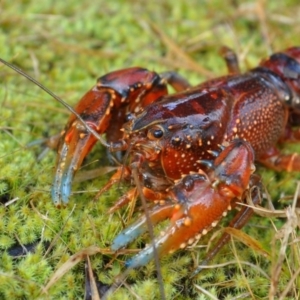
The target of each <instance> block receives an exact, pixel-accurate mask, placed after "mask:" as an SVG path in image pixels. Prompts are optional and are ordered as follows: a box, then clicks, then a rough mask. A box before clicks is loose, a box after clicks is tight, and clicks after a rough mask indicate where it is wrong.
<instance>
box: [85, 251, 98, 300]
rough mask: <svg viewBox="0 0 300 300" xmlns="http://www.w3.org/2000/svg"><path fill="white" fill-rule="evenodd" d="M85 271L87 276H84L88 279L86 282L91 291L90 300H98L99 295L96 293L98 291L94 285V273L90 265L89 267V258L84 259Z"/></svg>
mask: <svg viewBox="0 0 300 300" xmlns="http://www.w3.org/2000/svg"><path fill="white" fill-rule="evenodd" d="M86 261H87V263H86V269H87V270H86V271H87V274H86V277H87V278H88V279H87V280H88V281H89V283H90V284H89V286H90V289H91V297H92V300H100V295H99V293H98V289H97V284H96V281H95V276H94V273H93V270H92V265H91V261H90V258H89V256H87V257H86Z"/></svg>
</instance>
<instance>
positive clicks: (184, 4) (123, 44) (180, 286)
mask: <svg viewBox="0 0 300 300" xmlns="http://www.w3.org/2000/svg"><path fill="white" fill-rule="evenodd" d="M102 2H103V3H101V4H99V3H96V2H95V3H92V2H91V1H86V0H83V1H78V0H71V1H68V2H63V1H61V2H57V3H55V5H54V4H53V2H51V1H43V2H41V4H40V3H38V2H36V1H32V0H27V1H15V2H14V3H9V5H8V4H7V3H3V4H2V7H1V8H2V10H3V11H5V14H3V16H2V18H1V20H0V44H1V45H2V47H1V54H0V56H1V57H2V58H4V59H6V60H8V61H10V62H12V63H14V64H16V65H17V66H20V67H21V68H22V69H24V70H25V71H26V72H28V73H29V74H31V75H32V76H34V77H35V78H37V79H38V80H39V81H41V82H42V83H44V84H45V85H46V86H47V87H49V88H50V89H51V90H52V91H54V92H55V93H57V94H59V95H60V96H61V97H62V98H63V99H65V100H66V101H67V102H68V103H70V104H75V103H76V102H77V101H78V99H80V97H81V96H82V95H83V94H84V93H85V92H86V91H87V90H88V89H89V88H90V87H91V86H92V85H94V84H95V81H96V78H97V77H99V76H100V75H103V74H105V73H107V72H109V71H112V70H116V69H119V68H125V67H129V66H138V65H140V66H144V67H147V68H149V69H150V70H156V71H158V72H161V71H165V70H166V69H172V70H174V69H175V70H179V71H180V73H181V74H183V75H184V76H186V77H187V78H188V79H189V81H190V82H192V83H194V84H196V83H198V82H200V81H203V80H204V79H205V75H204V74H203V73H201V72H196V71H193V70H191V66H188V65H187V64H185V63H184V62H183V61H182V60H181V59H178V56H177V55H178V53H176V51H174V50H172V49H171V48H169V47H168V46H167V45H166V44H165V43H164V42H163V39H162V38H161V37H159V35H158V34H157V33H155V32H154V30H153V29H152V26H153V25H152V24H155V25H156V26H157V28H158V29H159V30H160V31H161V32H162V33H164V34H166V35H167V36H168V37H169V38H170V39H171V41H173V42H174V43H175V44H177V46H179V47H180V48H181V49H182V50H183V51H184V52H185V53H186V55H188V56H190V57H191V58H192V59H193V60H194V62H195V65H196V64H199V65H201V66H202V67H204V68H205V69H207V70H210V71H211V72H212V73H213V74H215V75H216V76H218V75H223V74H225V73H226V68H225V66H224V63H223V61H222V59H221V58H220V57H219V55H218V49H219V47H220V46H221V45H227V46H229V47H232V48H233V49H235V50H236V51H237V52H238V54H239V55H240V58H241V65H242V67H243V68H244V69H245V68H246V67H253V66H256V65H257V63H258V61H259V60H260V59H261V58H262V57H265V56H266V55H267V54H268V53H270V51H271V49H273V50H278V49H282V48H286V47H288V46H292V45H293V43H294V42H297V41H298V40H299V29H300V26H299V16H298V15H299V13H298V12H299V9H300V6H299V3H298V1H296V0H289V1H288V2H287V1H285V3H280V2H275V1H266V4H265V7H263V8H262V12H264V15H259V14H258V12H257V11H256V10H255V9H257V7H258V3H257V1H252V0H251V1H248V2H247V3H245V2H244V1H232V2H224V1H223V2H222V1H219V0H215V1H196V0H191V1H185V0H178V1H176V3H174V1H171V0H164V1H142V0H140V1H124V0H118V1H106V2H104V1H102ZM259 3H260V2H259ZM259 16H260V17H261V18H259ZM0 73H1V78H2V80H1V88H0V107H1V110H0V198H1V199H3V200H7V199H9V200H11V199H15V200H16V201H15V203H14V204H11V205H9V206H8V207H4V206H1V207H0V251H1V252H0V256H1V258H0V298H1V299H20V298H24V299H42V298H43V297H44V298H45V299H47V298H49V299H79V298H83V295H84V267H83V263H81V264H79V265H78V266H76V267H74V268H73V269H72V270H71V271H69V272H67V274H66V275H65V276H63V277H62V278H61V279H59V280H58V281H57V282H55V284H54V285H53V286H52V287H51V288H50V290H49V291H48V294H47V295H45V296H41V288H42V287H43V286H44V285H45V284H46V283H47V282H48V281H49V279H50V278H51V277H52V276H53V274H54V272H55V270H57V269H58V268H59V267H60V266H61V265H62V264H63V263H64V262H66V261H67V260H68V259H69V258H70V256H71V255H73V254H74V253H77V252H79V251H80V250H82V249H84V248H87V247H88V246H90V245H97V246H98V247H100V248H101V249H102V250H103V253H102V254H101V253H99V254H97V255H94V256H92V257H91V264H92V266H93V269H94V271H95V273H96V274H97V276H98V278H99V279H100V280H101V281H103V282H105V283H108V284H111V283H112V281H113V280H114V278H115V277H116V276H117V275H119V274H120V273H121V272H122V271H123V270H124V268H123V266H124V265H123V262H124V260H125V259H126V258H127V257H129V256H130V255H131V254H130V253H129V254H128V255H125V256H119V257H118V258H117V259H116V260H114V261H113V262H111V261H110V258H112V257H113V255H112V254H106V253H104V252H105V250H107V249H108V248H109V245H110V243H111V241H112V240H113V238H114V237H115V236H116V234H117V233H118V232H119V231H120V230H121V229H122V227H123V224H122V222H121V220H126V218H127V216H126V213H124V214H123V212H122V213H121V215H119V214H118V213H116V214H114V215H112V216H109V215H108V214H107V210H108V208H109V206H110V205H111V204H112V203H113V202H114V201H115V199H117V198H118V197H119V196H120V195H121V194H122V193H124V191H125V190H126V187H124V188H123V189H122V191H119V190H118V189H117V188H115V189H112V190H111V191H109V192H107V193H105V195H103V196H102V197H101V198H100V199H99V200H97V201H93V200H92V199H93V197H94V196H95V195H96V190H97V189H98V188H100V187H101V186H102V185H103V184H104V183H105V182H106V181H107V179H108V177H109V176H108V175H105V176H101V177H100V178H99V179H98V178H97V179H95V180H91V181H89V182H81V183H78V184H74V186H73V191H81V192H80V193H74V195H73V196H72V199H71V201H70V205H69V206H68V207H67V208H65V209H62V210H58V209H56V208H55V207H54V206H53V204H52V202H51V200H50V194H49V190H50V187H51V183H52V175H53V168H54V164H55V153H54V152H51V151H50V152H49V153H48V154H47V155H46V156H45V157H44V159H43V160H41V161H38V160H37V157H38V156H39V154H40V153H41V152H42V151H43V149H42V148H43V146H40V145H36V146H31V147H27V145H28V144H29V143H31V142H32V141H35V140H39V139H42V138H44V137H48V136H51V135H54V134H56V133H57V132H60V130H61V129H62V128H63V126H64V124H65V122H66V120H67V117H68V112H67V111H66V110H65V109H64V108H63V107H62V106H61V105H60V104H59V103H57V102H56V101H55V100H53V99H52V98H51V97H49V96H48V95H46V94H45V93H44V92H42V91H40V90H39V89H38V88H37V87H35V86H34V85H33V84H31V83H29V82H28V81H26V80H25V79H24V78H22V77H21V76H19V75H18V74H15V73H14V72H13V71H11V70H9V69H7V68H6V67H4V66H1V67H0ZM287 151H297V152H300V147H299V146H295V148H292V147H291V148H289V149H287ZM105 155H106V154H105V150H104V149H103V148H101V147H100V146H98V147H97V149H95V151H93V153H92V154H91V155H90V156H89V158H88V160H87V164H89V163H90V162H93V163H92V164H91V165H90V166H89V168H91V169H92V168H95V167H98V166H99V165H100V166H103V165H107V159H106V158H105ZM96 160H97V161H96ZM99 160H100V161H99ZM85 169H87V168H85ZM259 173H261V174H262V176H263V182H264V184H265V186H266V189H267V191H268V193H269V194H270V197H271V199H272V200H274V202H275V201H276V200H278V199H282V197H283V196H284V199H285V201H281V202H280V203H279V204H278V202H276V208H278V209H282V208H285V207H286V206H287V205H288V204H290V203H291V202H290V201H291V200H290V199H291V197H292V196H293V194H294V191H295V187H296V183H295V180H296V179H298V180H299V179H300V175H299V174H296V175H295V174H292V175H290V174H278V173H275V172H273V171H269V170H265V169H264V168H260V169H259ZM74 206H75V207H74ZM135 217H136V216H135V215H134V216H133V217H132V219H131V220H130V221H129V222H131V221H133V220H134V219H135ZM284 221H285V220H275V221H274V224H275V226H276V227H277V228H278V229H280V228H281V227H282V226H283V224H284ZM262 229H263V230H262ZM245 230H246V231H247V233H248V234H249V235H250V236H251V237H254V238H256V239H257V240H258V241H260V243H261V244H262V245H263V247H264V248H265V249H267V250H269V251H270V252H273V251H274V253H278V251H279V250H278V249H279V247H280V242H277V243H275V245H276V248H274V247H272V246H270V244H271V242H272V239H273V237H274V235H275V229H274V228H273V227H272V224H271V221H270V219H269V218H262V217H256V218H253V219H252V220H251V221H250V222H249V225H248V226H246V228H245ZM144 241H145V236H143V237H141V238H139V239H138V240H137V241H136V242H135V243H133V244H132V245H130V247H129V248H131V249H136V248H139V247H140V246H141V245H142V244H143V243H144ZM207 241H208V239H204V240H203V241H202V243H203V245H205V244H206V243H207ZM19 243H21V244H22V245H26V244H28V243H37V245H38V246H37V247H36V248H35V251H34V252H33V253H28V254H27V255H23V256H22V257H19V258H14V259H13V258H12V257H11V256H9V255H8V254H7V252H6V250H8V249H9V248H11V247H12V246H14V245H18V244H19ZM235 246H236V248H237V256H238V257H235V256H234V254H233V248H232V246H231V245H228V246H227V247H225V249H223V251H222V253H221V254H220V255H219V256H218V257H217V258H216V259H215V260H214V262H216V263H226V262H228V261H231V260H234V259H239V260H241V261H246V262H251V263H252V264H253V265H255V266H258V268H261V269H262V270H263V271H264V272H266V273H267V274H269V275H270V274H271V272H272V268H271V266H272V261H271V260H270V259H266V258H264V257H262V256H261V255H259V254H257V253H255V252H254V251H253V250H252V249H250V248H248V247H245V246H244V245H242V244H241V243H238V242H236V245H235ZM48 247H50V249H49V251H48ZM287 252H288V253H289V255H290V256H291V257H292V258H293V261H292V263H291V262H290V265H292V266H294V268H290V269H289V268H287V262H286V261H285V263H284V267H283V271H282V276H281V277H280V282H279V287H278V289H279V292H282V291H283V290H284V288H285V287H286V285H287V282H288V281H289V280H290V278H291V276H292V274H293V271H295V270H296V269H297V267H299V264H300V263H299V258H298V257H297V255H296V249H295V248H291V249H288V251H287ZM203 257H205V251H204V250H203V249H201V250H199V249H195V248H194V249H192V250H187V251H181V252H180V251H179V252H178V253H175V254H174V255H172V256H167V257H164V258H162V274H163V278H164V284H165V289H166V294H167V299H173V298H174V299H207V298H206V296H203V294H201V292H200V291H199V290H198V289H197V288H196V287H195V286H194V285H193V283H196V284H198V285H199V286H201V287H203V288H205V289H207V290H208V291H209V292H211V293H212V294H214V295H216V296H217V297H219V298H223V299H231V298H232V297H238V296H239V295H241V294H242V295H243V294H244V293H248V292H249V287H250V289H251V292H252V293H253V295H254V296H255V297H257V298H261V299H266V298H267V297H268V292H269V288H270V280H269V278H267V277H265V276H264V275H262V272H260V271H259V269H255V268H252V267H249V265H243V264H242V269H243V272H244V274H245V277H244V275H242V273H241V270H240V269H239V267H238V265H237V264H236V263H231V264H229V265H228V266H225V267H221V268H217V269H212V270H211V269H209V270H205V271H203V272H202V273H200V274H199V275H198V276H196V278H195V279H194V280H191V279H189V277H188V276H189V274H190V273H191V272H192V270H193V269H194V267H195V266H196V265H197V264H198V263H199V262H200V261H201V259H202V258H203ZM274 257H275V258H276V257H277V256H276V255H274ZM287 259H288V258H287ZM297 259H298V260H297ZM291 269H292V270H291ZM128 282H129V284H130V285H131V288H132V289H133V290H134V291H135V292H136V293H137V294H138V295H140V296H141V297H143V299H157V298H159V294H158V288H157V281H156V278H155V267H154V264H153V263H150V264H148V265H147V266H146V267H145V268H142V269H141V270H134V271H132V272H131V273H130V275H129V278H128ZM297 289H298V290H299V281H297V282H296V283H295V289H294V290H297ZM134 298H135V297H134V295H133V294H132V292H131V290H130V288H127V287H122V288H120V289H119V290H118V291H117V292H116V293H115V294H114V295H113V296H112V297H111V299H134Z"/></svg>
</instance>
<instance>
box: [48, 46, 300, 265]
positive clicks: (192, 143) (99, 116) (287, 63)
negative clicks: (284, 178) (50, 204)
mask: <svg viewBox="0 0 300 300" xmlns="http://www.w3.org/2000/svg"><path fill="white" fill-rule="evenodd" d="M225 54H226V55H225V59H226V62H227V66H228V69H229V72H230V73H231V74H230V75H227V76H223V77H220V78H216V79H212V80H209V81H207V82H204V83H201V84H199V85H197V86H195V87H191V86H190V85H189V84H188V83H187V82H186V81H185V80H184V79H183V78H182V77H180V76H179V75H178V74H176V73H174V72H168V73H163V74H161V75H158V74H156V73H155V72H151V71H149V70H146V69H142V68H138V67H135V68H129V69H124V70H119V71H115V72H112V73H109V74H107V75H104V76H102V77H100V78H99V79H98V81H97V84H96V85H95V86H94V87H93V88H92V89H91V90H89V91H88V92H87V93H86V95H84V97H83V98H82V99H81V100H80V102H79V103H78V104H77V106H76V107H75V111H76V112H77V114H78V115H79V116H80V117H81V119H82V120H83V121H84V122H85V124H86V125H88V127H89V128H91V129H93V131H96V132H97V133H98V134H105V133H106V142H104V141H103V140H102V143H103V144H105V146H107V147H108V148H109V150H110V151H111V152H114V151H127V153H126V155H125V156H124V157H125V158H126V161H125V162H124V165H123V166H121V167H120V168H119V169H118V171H117V173H116V174H114V175H113V176H112V178H111V179H110V181H109V182H108V183H107V185H106V186H105V187H104V188H103V190H102V191H104V190H107V189H109V188H110V187H111V186H112V185H113V184H114V183H116V182H119V181H120V180H121V179H122V180H132V181H133V182H136V181H139V182H140V186H141V193H142V196H144V197H145V198H146V199H151V200H160V201H161V204H160V205H156V206H154V207H153V208H152V210H151V211H150V213H149V218H150V220H151V221H152V223H153V224H155V223H158V222H160V221H162V220H164V219H167V218H169V219H170V222H171V224H170V225H169V227H168V228H167V229H166V230H165V231H164V232H163V233H162V234H161V235H160V236H159V237H156V238H155V241H154V243H153V245H150V246H148V247H146V248H145V249H143V250H142V251H141V252H140V253H139V254H138V255H136V256H134V257H133V258H132V259H131V260H129V261H128V262H127V266H128V268H136V267H139V266H143V265H145V264H147V263H148V262H149V260H151V259H152V258H153V256H154V250H153V249H154V248H156V250H157V252H158V254H159V256H161V255H163V254H165V253H172V252H174V251H176V250H177V249H179V248H185V247H186V246H187V245H191V244H193V243H195V242H196V241H197V240H198V239H199V238H200V237H201V235H204V234H206V233H207V232H208V231H209V230H210V229H212V228H213V227H215V226H216V224H217V223H218V221H219V220H220V219H221V218H222V217H224V216H226V214H227V211H228V210H230V209H231V208H232V207H235V206H236V202H237V201H245V197H246V194H247V192H248V191H249V192H250V193H251V194H252V198H253V201H254V203H259V201H260V200H259V199H260V197H259V190H257V189H252V187H254V186H259V184H260V178H259V176H258V175H256V174H253V173H254V171H255V166H254V162H255V161H256V162H260V163H262V164H264V165H266V166H268V167H270V168H272V169H275V170H286V171H300V155H299V154H297V153H292V154H287V155H286V154H282V153H280V151H279V150H278V148H277V144H278V143H279V142H299V141H300V128H299V125H300V48H299V47H293V48H289V49H287V50H284V51H282V52H278V53H275V54H273V55H271V56H270V57H269V58H268V59H266V60H263V61H262V62H261V63H260V65H259V66H258V67H257V68H254V69H252V70H250V71H248V72H246V73H244V74H240V73H239V69H238V65H237V60H236V58H235V56H232V54H233V53H232V52H230V51H227V52H225ZM167 84H170V85H172V86H173V87H174V89H175V90H176V91H177V93H175V94H172V95H167ZM86 125H84V124H83V123H82V121H80V120H79V119H78V118H77V116H75V115H74V114H72V115H71V116H70V118H69V121H68V123H67V125H66V127H65V130H63V132H62V133H61V139H60V142H59V147H58V159H57V167H56V175H55V180H54V184H53V189H52V197H53V201H54V203H55V205H56V206H61V205H62V204H63V205H64V204H66V203H67V202H68V199H69V196H70V193H71V184H72V178H73V175H74V173H75V171H76V170H77V169H78V168H79V167H80V165H81V163H82V160H83V159H84V157H85V156H86V155H87V154H88V153H89V151H90V150H91V148H92V147H93V145H94V144H95V143H96V142H97V138H96V137H95V135H94V134H93V132H92V131H91V130H89V128H87V126H86ZM133 177H134V178H135V179H134V180H133ZM135 190H136V187H133V188H132V189H131V190H129V191H128V192H127V193H126V194H125V195H124V196H122V197H121V199H120V200H119V201H118V202H117V204H116V205H115V207H114V208H113V210H114V209H116V208H118V207H119V206H121V205H123V204H124V203H126V202H128V201H130V200H131V198H132V197H133V195H134V193H135ZM252 213H253V211H252V209H251V208H248V207H247V208H246V207H244V208H242V209H241V210H240V211H239V212H238V214H237V215H236V217H235V218H234V220H233V221H232V222H231V223H230V226H233V227H236V228H241V227H242V226H243V225H244V224H245V223H246V222H247V220H248V219H249V217H250V216H251V215H252ZM146 223H147V221H146V217H145V216H142V217H141V218H140V219H139V220H137V222H136V223H134V224H133V225H131V226H130V227H129V228H127V229H126V230H125V231H124V232H122V233H121V234H120V235H119V236H117V238H116V239H115V240H114V242H113V243H112V249H113V250H115V251H117V250H118V249H120V248H122V247H125V246H126V245H127V244H128V243H129V242H131V241H132V240H133V239H135V238H136V237H137V236H139V235H140V234H142V233H143V232H144V231H146V229H147V226H146ZM227 240H228V235H226V234H224V235H223V237H222V238H221V240H220V241H219V244H218V246H217V247H216V249H215V250H213V251H212V253H211V257H212V256H214V255H215V254H216V253H217V251H218V249H219V248H220V247H221V246H222V245H223V244H224V243H225V242H226V241H227Z"/></svg>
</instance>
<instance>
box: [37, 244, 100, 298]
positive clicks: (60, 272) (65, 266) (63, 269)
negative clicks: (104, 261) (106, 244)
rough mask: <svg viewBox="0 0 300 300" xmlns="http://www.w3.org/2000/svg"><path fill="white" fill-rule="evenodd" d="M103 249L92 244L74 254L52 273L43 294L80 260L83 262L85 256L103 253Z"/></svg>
mask: <svg viewBox="0 0 300 300" xmlns="http://www.w3.org/2000/svg"><path fill="white" fill-rule="evenodd" d="M101 252H102V251H101V249H100V248H99V247H96V246H91V247H88V248H85V249H83V250H81V251H79V252H77V253H75V254H74V255H72V256H71V257H70V258H69V259H68V260H67V261H66V262H65V263H64V264H63V265H61V266H60V267H59V268H58V269H57V270H56V272H55V273H54V274H53V275H52V277H51V278H50V280H49V281H48V283H47V284H46V285H45V287H44V288H43V289H42V294H46V293H48V290H49V289H50V288H51V287H52V286H53V285H54V284H55V283H56V282H57V281H58V280H59V279H60V278H61V277H62V276H64V275H65V274H66V273H67V272H68V271H69V270H70V269H72V268H73V267H74V266H76V265H77V264H78V263H79V262H81V261H82V260H83V259H84V258H86V257H87V256H90V255H95V254H97V253H101Z"/></svg>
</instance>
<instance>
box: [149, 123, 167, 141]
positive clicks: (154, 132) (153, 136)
mask: <svg viewBox="0 0 300 300" xmlns="http://www.w3.org/2000/svg"><path fill="white" fill-rule="evenodd" d="M163 135H164V130H163V128H162V127H161V126H157V125H156V126H154V127H152V128H150V129H149V130H148V133H147V137H148V139H149V140H157V139H160V138H162V137H163Z"/></svg>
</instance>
